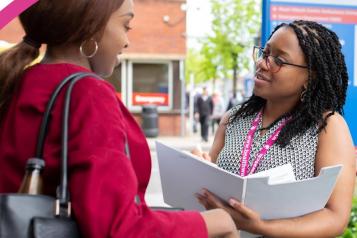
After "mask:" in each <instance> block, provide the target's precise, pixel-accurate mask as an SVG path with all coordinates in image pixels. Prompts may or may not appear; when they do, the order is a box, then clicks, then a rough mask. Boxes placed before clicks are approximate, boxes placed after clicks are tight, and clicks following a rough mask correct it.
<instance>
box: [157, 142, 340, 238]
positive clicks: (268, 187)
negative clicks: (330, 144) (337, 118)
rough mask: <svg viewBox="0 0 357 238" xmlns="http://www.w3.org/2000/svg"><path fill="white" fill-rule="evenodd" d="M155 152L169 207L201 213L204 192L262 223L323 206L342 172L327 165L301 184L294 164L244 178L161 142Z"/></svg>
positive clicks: (311, 210)
mask: <svg viewBox="0 0 357 238" xmlns="http://www.w3.org/2000/svg"><path fill="white" fill-rule="evenodd" d="M156 151H157V156H158V162H159V170H160V177H161V184H162V191H163V197H164V201H165V203H167V204H169V205H171V206H173V207H180V208H184V209H185V210H199V211H203V210H205V209H204V207H202V206H201V205H200V204H199V203H198V201H197V199H196V197H195V194H196V193H199V192H200V191H201V189H202V188H206V189H208V190H209V191H211V192H212V193H214V194H216V195H217V196H218V197H220V198H221V199H222V200H224V201H228V199H229V198H232V197H233V198H236V199H237V200H238V201H241V202H242V203H244V204H245V205H246V206H247V207H249V208H251V209H253V210H254V211H256V212H258V213H259V214H260V215H261V217H262V219H277V218H289V217H296V216H301V215H304V214H307V213H311V212H314V211H317V210H320V209H322V208H324V207H325V205H326V203H327V201H328V199H329V197H330V195H331V193H332V190H333V187H334V185H335V183H336V179H337V176H338V174H339V172H340V170H341V168H342V165H336V166H331V167H325V168H322V169H321V172H320V174H319V175H318V176H317V177H314V178H310V179H306V180H300V181H296V180H295V175H294V172H293V168H292V166H291V165H290V164H287V165H283V166H280V167H277V168H273V169H270V170H267V171H263V172H260V173H256V174H253V175H249V176H247V177H240V176H239V175H236V174H233V173H230V172H228V171H226V170H223V169H221V168H219V167H217V166H215V165H214V164H212V163H210V162H208V161H205V160H203V159H201V158H198V157H196V156H194V155H190V154H188V153H186V152H182V151H179V150H176V149H174V148H172V147H170V146H167V145H164V144H162V143H160V142H156ZM241 237H248V236H247V235H241ZM253 237H254V236H253Z"/></svg>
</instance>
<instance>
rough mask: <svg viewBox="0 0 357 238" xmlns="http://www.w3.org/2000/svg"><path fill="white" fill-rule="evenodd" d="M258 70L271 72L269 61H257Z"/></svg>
mask: <svg viewBox="0 0 357 238" xmlns="http://www.w3.org/2000/svg"><path fill="white" fill-rule="evenodd" d="M257 68H261V69H263V70H266V71H268V70H269V67H268V62H267V59H264V58H260V59H259V60H258V61H257Z"/></svg>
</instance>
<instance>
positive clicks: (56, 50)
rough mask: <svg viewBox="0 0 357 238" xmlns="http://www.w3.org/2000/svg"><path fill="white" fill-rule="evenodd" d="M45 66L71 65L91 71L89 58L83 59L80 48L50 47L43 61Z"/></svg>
mask: <svg viewBox="0 0 357 238" xmlns="http://www.w3.org/2000/svg"><path fill="white" fill-rule="evenodd" d="M41 63H43V64H59V63H70V64H75V65H79V66H82V67H84V68H87V69H89V70H90V69H91V66H90V63H89V61H88V59H87V58H85V57H83V56H82V55H81V54H80V52H79V49H78V47H68V46H66V47H48V48H47V50H46V54H45V57H44V58H43V59H42V61H41Z"/></svg>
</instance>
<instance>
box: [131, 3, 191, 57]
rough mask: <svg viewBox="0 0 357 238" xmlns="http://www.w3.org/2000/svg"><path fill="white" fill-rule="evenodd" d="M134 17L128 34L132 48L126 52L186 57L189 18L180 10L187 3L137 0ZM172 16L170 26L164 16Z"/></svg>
mask: <svg viewBox="0 0 357 238" xmlns="http://www.w3.org/2000/svg"><path fill="white" fill-rule="evenodd" d="M134 2H135V18H134V19H133V21H132V24H131V26H132V27H133V31H131V32H130V33H129V40H130V47H129V48H128V50H126V52H127V53H138V52H139V53H149V54H150V53H151V54H185V53H186V39H185V37H184V33H185V32H186V17H185V12H183V11H182V10H181V4H182V3H183V2H185V1H177V0H176V1H173V0H171V1H169V0H136V1H134ZM165 15H167V16H170V21H169V22H170V23H177V25H175V26H169V25H168V24H165V23H164V21H163V17H164V16H165Z"/></svg>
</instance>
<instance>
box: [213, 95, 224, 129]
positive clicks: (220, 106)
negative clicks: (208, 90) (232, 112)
mask: <svg viewBox="0 0 357 238" xmlns="http://www.w3.org/2000/svg"><path fill="white" fill-rule="evenodd" d="M212 102H213V113H212V116H211V126H212V134H213V135H214V132H215V126H216V124H217V125H219V122H220V121H221V118H222V116H223V114H224V113H225V105H224V101H223V98H222V97H221V95H220V94H219V93H218V92H214V93H213V94H212Z"/></svg>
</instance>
